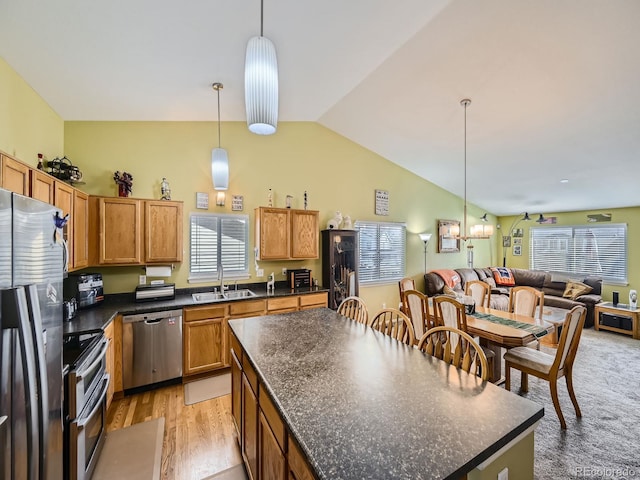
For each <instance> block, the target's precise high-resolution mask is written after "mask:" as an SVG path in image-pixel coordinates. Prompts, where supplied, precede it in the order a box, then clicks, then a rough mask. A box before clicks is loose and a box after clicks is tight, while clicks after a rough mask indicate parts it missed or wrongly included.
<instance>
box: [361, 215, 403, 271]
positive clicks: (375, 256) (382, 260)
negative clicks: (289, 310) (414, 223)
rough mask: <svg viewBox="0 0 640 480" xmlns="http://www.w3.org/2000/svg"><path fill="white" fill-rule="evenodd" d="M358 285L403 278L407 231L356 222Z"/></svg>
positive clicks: (399, 225) (398, 226)
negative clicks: (358, 255)
mask: <svg viewBox="0 0 640 480" xmlns="http://www.w3.org/2000/svg"><path fill="white" fill-rule="evenodd" d="M356 230H358V243H359V248H360V260H359V265H358V270H359V272H358V275H359V278H360V283H390V282H394V281H398V280H400V279H401V278H403V277H404V271H405V265H404V264H405V252H406V238H407V227H406V225H405V224H403V223H389V222H360V221H358V222H356Z"/></svg>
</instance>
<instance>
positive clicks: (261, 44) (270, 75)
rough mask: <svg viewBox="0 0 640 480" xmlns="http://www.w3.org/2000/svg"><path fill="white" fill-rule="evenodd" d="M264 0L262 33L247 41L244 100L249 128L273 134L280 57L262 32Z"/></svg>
mask: <svg viewBox="0 0 640 480" xmlns="http://www.w3.org/2000/svg"><path fill="white" fill-rule="evenodd" d="M262 8H263V2H262V1H261V2H260V36H258V37H253V38H251V39H250V40H249V43H248V44H247V53H246V56H245V66H244V102H245V108H246V110H247V126H248V127H249V131H251V132H253V133H256V134H258V135H272V134H274V133H276V128H278V59H277V57H276V47H275V46H274V45H273V42H271V40H269V39H268V38H266V37H264V36H263V35H262V18H263V12H262Z"/></svg>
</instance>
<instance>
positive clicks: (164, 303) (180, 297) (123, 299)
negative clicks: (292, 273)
mask: <svg viewBox="0 0 640 480" xmlns="http://www.w3.org/2000/svg"><path fill="white" fill-rule="evenodd" d="M264 285H265V284H264V283H261V284H247V285H238V287H240V288H249V289H250V290H252V291H253V292H254V293H255V294H256V296H255V297H246V298H238V299H226V300H224V303H227V302H242V301H247V300H257V299H260V298H273V297H285V296H291V295H304V294H308V293H319V292H326V291H328V290H327V289H324V288H322V287H307V288H298V289H291V288H289V287H288V286H286V285H285V284H283V283H282V282H276V288H275V291H274V292H273V293H269V294H268V293H267V292H266V288H265V286H264ZM231 289H232V290H233V288H231ZM211 290H213V287H208V288H202V287H201V288H191V289H178V290H176V296H175V298H173V299H170V300H159V301H149V302H136V301H135V297H134V294H133V293H123V294H113V295H106V296H105V300H104V301H103V302H102V303H101V304H99V305H97V306H94V307H89V308H86V309H83V310H79V311H78V314H77V315H76V317H75V318H73V319H72V320H70V321H68V322H64V323H63V335H64V336H65V337H69V336H75V335H84V334H92V333H98V332H101V331H103V330H104V329H105V328H106V327H107V326H108V325H109V324H110V323H111V322H112V321H113V320H114V319H115V317H116V315H119V314H120V315H135V314H138V313H151V312H162V311H167V310H176V309H181V308H183V307H193V306H199V305H206V303H196V302H194V300H193V297H192V296H191V294H192V293H200V292H203V291H211ZM213 303H223V302H211V304H213Z"/></svg>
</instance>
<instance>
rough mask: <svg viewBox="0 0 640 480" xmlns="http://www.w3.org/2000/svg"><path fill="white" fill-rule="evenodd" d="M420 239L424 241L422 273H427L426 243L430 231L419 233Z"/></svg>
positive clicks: (429, 237) (429, 236) (429, 238)
mask: <svg viewBox="0 0 640 480" xmlns="http://www.w3.org/2000/svg"><path fill="white" fill-rule="evenodd" d="M418 235H420V240H422V241H423V242H424V273H427V243H429V240H431V234H430V233H419V234H418Z"/></svg>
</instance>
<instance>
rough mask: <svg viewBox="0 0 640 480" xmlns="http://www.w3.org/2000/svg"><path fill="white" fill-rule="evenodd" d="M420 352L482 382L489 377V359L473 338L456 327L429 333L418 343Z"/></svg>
mask: <svg viewBox="0 0 640 480" xmlns="http://www.w3.org/2000/svg"><path fill="white" fill-rule="evenodd" d="M417 348H418V349H419V350H422V351H423V352H424V353H426V354H428V355H431V356H434V357H436V358H439V359H440V360H443V361H445V362H447V363H449V364H451V365H453V366H455V367H456V368H460V369H462V370H464V371H465V372H469V373H473V374H474V375H477V376H479V377H480V378H482V380H487V379H488V377H489V367H488V365H487V357H486V356H485V354H484V352H483V351H482V349H481V348H480V346H479V345H478V344H477V343H476V342H475V341H474V340H473V338H471V336H470V335H469V334H468V333H466V332H463V331H462V330H459V329H457V328H455V327H449V326H439V327H434V328H432V329H430V330H429V331H427V333H425V334H424V335H423V336H422V338H420V341H419V342H418V347H417Z"/></svg>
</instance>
